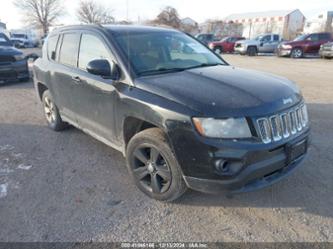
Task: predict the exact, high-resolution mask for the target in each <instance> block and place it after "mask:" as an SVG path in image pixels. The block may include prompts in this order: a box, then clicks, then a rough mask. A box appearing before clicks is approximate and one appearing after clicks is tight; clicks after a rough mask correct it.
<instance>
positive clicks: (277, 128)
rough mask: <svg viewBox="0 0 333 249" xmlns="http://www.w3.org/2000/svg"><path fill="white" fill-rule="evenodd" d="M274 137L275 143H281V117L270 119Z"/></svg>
mask: <svg viewBox="0 0 333 249" xmlns="http://www.w3.org/2000/svg"><path fill="white" fill-rule="evenodd" d="M270 123H271V128H272V136H273V140H274V141H279V140H281V139H282V136H281V135H282V134H281V133H282V132H281V121H280V118H279V116H273V117H271V118H270Z"/></svg>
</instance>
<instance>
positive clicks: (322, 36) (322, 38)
mask: <svg viewBox="0 0 333 249" xmlns="http://www.w3.org/2000/svg"><path fill="white" fill-rule="evenodd" d="M329 39H330V35H329V34H327V33H323V34H319V40H321V41H322V40H329Z"/></svg>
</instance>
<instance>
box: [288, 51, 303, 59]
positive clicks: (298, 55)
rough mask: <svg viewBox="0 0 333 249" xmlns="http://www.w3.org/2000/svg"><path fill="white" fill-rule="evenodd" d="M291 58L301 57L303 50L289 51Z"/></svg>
mask: <svg viewBox="0 0 333 249" xmlns="http://www.w3.org/2000/svg"><path fill="white" fill-rule="evenodd" d="M290 56H291V58H294V59H299V58H302V57H303V50H302V49H301V48H294V49H293V50H291V55H290Z"/></svg>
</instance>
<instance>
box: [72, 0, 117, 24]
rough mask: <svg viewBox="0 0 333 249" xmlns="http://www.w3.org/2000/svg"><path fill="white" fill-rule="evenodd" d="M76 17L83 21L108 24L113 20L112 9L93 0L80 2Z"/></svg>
mask: <svg viewBox="0 0 333 249" xmlns="http://www.w3.org/2000/svg"><path fill="white" fill-rule="evenodd" d="M77 17H78V19H79V20H80V21H81V22H83V23H94V24H109V23H114V22H115V18H114V17H113V16H112V10H110V9H108V8H106V7H105V6H102V5H99V4H97V3H96V2H94V1H93V0H87V1H81V2H80V5H79V8H78V10H77Z"/></svg>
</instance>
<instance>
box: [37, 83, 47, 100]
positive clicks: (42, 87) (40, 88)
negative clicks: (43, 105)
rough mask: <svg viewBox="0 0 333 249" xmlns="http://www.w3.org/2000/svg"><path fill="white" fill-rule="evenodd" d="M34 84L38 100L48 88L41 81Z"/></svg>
mask: <svg viewBox="0 0 333 249" xmlns="http://www.w3.org/2000/svg"><path fill="white" fill-rule="evenodd" d="M36 86H37V93H38V97H39V99H40V100H42V97H43V93H44V92H45V91H46V90H49V88H48V87H47V86H46V85H45V84H43V83H41V82H37V84H36Z"/></svg>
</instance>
